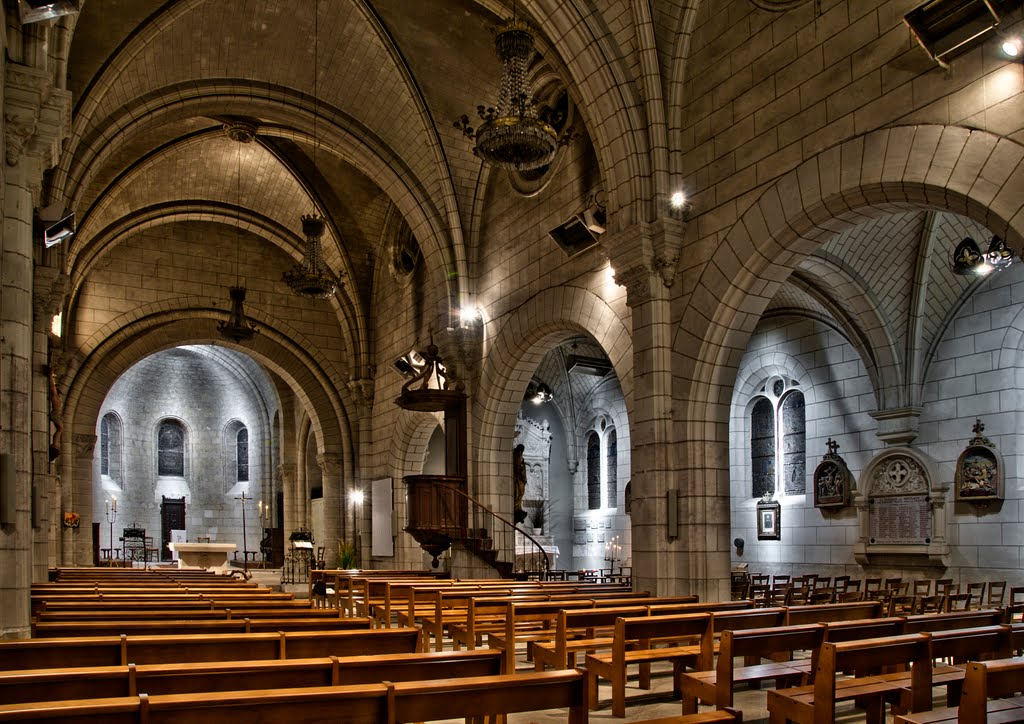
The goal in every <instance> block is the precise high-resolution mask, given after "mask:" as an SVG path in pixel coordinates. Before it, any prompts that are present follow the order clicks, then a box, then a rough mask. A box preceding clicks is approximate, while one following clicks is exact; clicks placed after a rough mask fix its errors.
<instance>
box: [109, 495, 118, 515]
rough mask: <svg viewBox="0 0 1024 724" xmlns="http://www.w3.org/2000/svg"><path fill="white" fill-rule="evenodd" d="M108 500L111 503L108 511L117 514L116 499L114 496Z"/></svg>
mask: <svg viewBox="0 0 1024 724" xmlns="http://www.w3.org/2000/svg"><path fill="white" fill-rule="evenodd" d="M110 500H111V501H112V505H111V506H110V509H111V510H112V511H114V512H115V513H116V512H117V498H115V497H114V496H110Z"/></svg>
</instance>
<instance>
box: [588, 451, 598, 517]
mask: <svg viewBox="0 0 1024 724" xmlns="http://www.w3.org/2000/svg"><path fill="white" fill-rule="evenodd" d="M587 508H588V509H590V510H599V509H600V508H601V438H600V437H599V436H598V434H597V433H596V432H592V433H590V434H589V435H588V436H587Z"/></svg>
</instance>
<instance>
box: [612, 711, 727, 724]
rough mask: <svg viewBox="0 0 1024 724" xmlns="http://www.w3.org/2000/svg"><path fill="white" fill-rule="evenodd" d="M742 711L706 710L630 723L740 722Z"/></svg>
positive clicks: (687, 723) (693, 723)
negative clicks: (698, 712)
mask: <svg viewBox="0 0 1024 724" xmlns="http://www.w3.org/2000/svg"><path fill="white" fill-rule="evenodd" d="M742 721H743V712H741V711H739V710H738V709H725V710H722V711H706V712H702V713H700V714H680V715H679V716H663V717H659V718H657V719H635V720H633V721H632V722H630V724H715V722H742Z"/></svg>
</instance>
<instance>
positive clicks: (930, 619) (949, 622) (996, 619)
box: [903, 608, 1005, 633]
mask: <svg viewBox="0 0 1024 724" xmlns="http://www.w3.org/2000/svg"><path fill="white" fill-rule="evenodd" d="M1004 617H1005V614H1004V612H1003V610H1002V609H998V608H988V609H982V610H980V611H950V612H948V613H920V614H916V615H914V616H906V617H905V619H906V620H905V622H904V624H903V632H904V633H921V632H925V631H950V630H952V629H956V628H977V627H978V626H995V625H997V624H1000V623H1003V619H1004Z"/></svg>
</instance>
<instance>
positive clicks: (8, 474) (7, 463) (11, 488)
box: [0, 453, 18, 525]
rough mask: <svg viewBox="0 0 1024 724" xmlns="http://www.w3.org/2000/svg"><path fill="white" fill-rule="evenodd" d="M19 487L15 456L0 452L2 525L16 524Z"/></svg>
mask: <svg viewBox="0 0 1024 724" xmlns="http://www.w3.org/2000/svg"><path fill="white" fill-rule="evenodd" d="M17 489H18V480H17V475H16V474H15V471H14V456H13V455H11V454H10V453H5V454H0V525H14V514H15V508H16V506H17V500H18V496H17Z"/></svg>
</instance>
